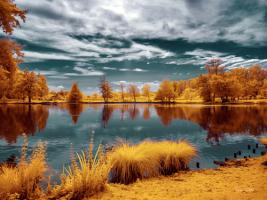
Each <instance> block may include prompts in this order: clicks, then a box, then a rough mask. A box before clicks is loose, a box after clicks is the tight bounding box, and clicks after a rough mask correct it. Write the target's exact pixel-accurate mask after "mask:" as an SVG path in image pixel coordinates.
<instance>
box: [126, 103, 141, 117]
mask: <svg viewBox="0 0 267 200" xmlns="http://www.w3.org/2000/svg"><path fill="white" fill-rule="evenodd" d="M128 113H129V116H130V118H131V119H132V120H135V119H136V118H137V117H138V115H139V109H138V108H137V107H136V105H135V104H134V105H133V106H130V107H129V109H128Z"/></svg>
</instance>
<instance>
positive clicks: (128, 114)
mask: <svg viewBox="0 0 267 200" xmlns="http://www.w3.org/2000/svg"><path fill="white" fill-rule="evenodd" d="M0 122H1V123H0V161H4V160H6V159H7V158H8V157H9V156H10V155H12V154H14V155H16V156H19V155H20V149H21V145H22V143H23V137H22V133H26V134H27V135H28V140H29V149H31V148H32V147H33V146H34V145H36V143H37V142H38V141H40V140H41V141H45V142H47V160H48V163H49V166H50V167H51V168H52V169H53V173H55V174H57V173H58V172H61V171H62V169H63V166H64V165H66V164H69V163H70V157H71V153H72V152H80V151H81V150H83V149H86V148H87V147H88V144H89V141H90V139H91V138H92V137H93V139H94V144H95V146H97V145H98V144H100V143H101V144H103V145H105V146H111V145H114V144H115V143H116V141H118V140H120V139H124V140H127V141H129V142H132V143H138V142H140V141H142V140H146V139H150V140H164V139H169V140H181V139H185V140H187V141H189V142H191V143H192V144H194V145H195V146H196V147H197V149H198V151H199V153H198V157H197V158H195V159H194V160H193V161H192V162H191V164H190V166H191V168H193V169H195V163H196V162H200V167H201V168H213V167H215V165H214V164H213V161H214V160H221V161H222V160H224V159H225V157H227V158H233V154H234V153H235V152H237V151H239V150H240V151H242V155H241V156H242V157H243V156H248V155H251V156H259V155H260V152H261V151H263V150H264V147H263V146H261V145H260V147H259V149H257V151H256V154H253V153H252V150H248V145H251V146H252V148H251V149H253V148H255V146H256V143H257V142H258V138H260V137H262V136H263V135H267V106H266V105H251V106H248V105H238V106H237V105H235V106H203V105H169V106H166V105H157V104H135V105H134V104H109V105H103V104H76V105H75V104H72V105H69V104H59V105H54V106H52V105H31V106H29V105H1V106H0ZM92 132H94V133H92ZM241 156H240V157H241Z"/></svg>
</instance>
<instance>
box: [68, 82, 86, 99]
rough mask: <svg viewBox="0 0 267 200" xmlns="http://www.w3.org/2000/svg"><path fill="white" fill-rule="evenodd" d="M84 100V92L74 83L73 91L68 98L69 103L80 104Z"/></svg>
mask: <svg viewBox="0 0 267 200" xmlns="http://www.w3.org/2000/svg"><path fill="white" fill-rule="evenodd" d="M82 98H83V95H82V92H81V91H80V89H79V86H78V84H77V83H73V84H72V86H71V90H70V93H69V96H68V102H69V103H79V102H80V101H81V100H82Z"/></svg>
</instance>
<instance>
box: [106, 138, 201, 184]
mask: <svg viewBox="0 0 267 200" xmlns="http://www.w3.org/2000/svg"><path fill="white" fill-rule="evenodd" d="M195 155H196V149H195V148H194V147H193V146H192V145H191V144H189V143H187V142H185V141H179V142H173V141H163V142H142V143H140V144H138V145H130V144H125V143H124V144H122V145H120V146H118V147H116V148H115V149H114V150H113V151H112V152H111V153H110V154H109V156H108V157H109V159H110V165H111V171H110V182H112V183H123V184H130V183H133V182H135V181H136V180H137V179H144V178H150V177H154V176H159V175H171V174H173V173H176V172H178V171H179V170H184V169H187V165H188V163H189V162H190V160H191V159H192V158H193V157H194V156H195Z"/></svg>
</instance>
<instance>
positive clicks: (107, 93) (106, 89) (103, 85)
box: [99, 77, 112, 103]
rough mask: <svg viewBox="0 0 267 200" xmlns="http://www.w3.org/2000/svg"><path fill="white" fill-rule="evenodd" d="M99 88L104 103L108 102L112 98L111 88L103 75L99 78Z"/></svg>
mask: <svg viewBox="0 0 267 200" xmlns="http://www.w3.org/2000/svg"><path fill="white" fill-rule="evenodd" d="M99 88H100V92H101V94H102V97H103V99H104V101H105V103H106V102H108V101H109V99H110V98H112V88H111V86H110V84H109V82H108V81H107V80H106V79H105V77H103V78H102V79H101V81H100V85H99Z"/></svg>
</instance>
